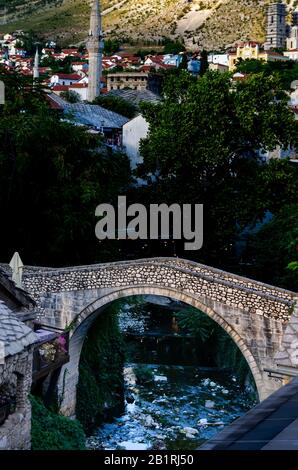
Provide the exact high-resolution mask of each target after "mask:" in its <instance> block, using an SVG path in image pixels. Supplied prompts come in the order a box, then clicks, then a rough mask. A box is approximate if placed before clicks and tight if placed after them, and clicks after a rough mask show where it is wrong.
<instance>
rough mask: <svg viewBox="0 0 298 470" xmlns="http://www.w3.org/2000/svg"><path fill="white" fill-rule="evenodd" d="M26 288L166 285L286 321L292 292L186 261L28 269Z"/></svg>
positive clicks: (39, 291)
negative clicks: (39, 269)
mask: <svg viewBox="0 0 298 470" xmlns="http://www.w3.org/2000/svg"><path fill="white" fill-rule="evenodd" d="M23 284H24V288H25V289H26V290H27V291H28V292H30V294H31V295H33V297H34V298H35V299H36V300H37V302H39V304H40V307H41V308H44V305H41V302H40V299H41V298H46V297H47V296H46V295H45V294H46V293H53V292H61V291H63V292H70V291H76V290H88V289H98V288H101V289H104V288H112V287H120V288H121V287H127V286H137V285H146V286H154V285H155V286H161V285H162V286H163V287H165V288H172V289H179V290H180V291H183V292H185V293H190V294H195V295H196V296H203V297H208V298H209V299H211V300H214V301H217V302H222V303H224V304H225V305H227V306H231V307H236V308H240V309H243V310H245V311H249V312H250V313H251V314H256V315H261V316H264V317H268V318H276V319H280V320H282V321H284V322H287V321H288V319H289V314H290V312H291V309H293V305H294V301H293V298H294V294H293V293H292V292H289V291H286V290H283V289H278V288H275V287H273V286H269V285H266V284H262V283H259V282H255V281H252V280H250V279H245V278H242V277H240V276H235V275H232V274H230V273H224V272H222V271H219V270H216V269H212V268H208V267H207V266H202V265H198V264H196V263H190V262H186V261H184V260H178V261H176V260H171V259H162V260H151V259H149V260H141V261H139V262H122V263H111V264H103V265H94V266H89V267H78V268H64V269H58V270H48V271H46V270H41V271H34V270H32V271H30V270H28V271H26V272H25V275H24V281H23Z"/></svg>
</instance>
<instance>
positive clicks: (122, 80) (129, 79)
mask: <svg viewBox="0 0 298 470" xmlns="http://www.w3.org/2000/svg"><path fill="white" fill-rule="evenodd" d="M147 87H148V73H145V72H121V73H109V74H108V75H107V89H108V91H111V90H124V89H125V88H130V89H132V90H139V91H143V90H146V89H147Z"/></svg>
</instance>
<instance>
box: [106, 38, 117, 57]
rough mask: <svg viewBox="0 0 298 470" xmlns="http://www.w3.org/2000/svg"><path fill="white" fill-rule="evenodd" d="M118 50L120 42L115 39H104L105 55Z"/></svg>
mask: <svg viewBox="0 0 298 470" xmlns="http://www.w3.org/2000/svg"><path fill="white" fill-rule="evenodd" d="M119 50H120V42H119V41H118V40H117V39H106V40H105V42H104V53H105V54H106V55H111V54H115V52H118V51H119Z"/></svg>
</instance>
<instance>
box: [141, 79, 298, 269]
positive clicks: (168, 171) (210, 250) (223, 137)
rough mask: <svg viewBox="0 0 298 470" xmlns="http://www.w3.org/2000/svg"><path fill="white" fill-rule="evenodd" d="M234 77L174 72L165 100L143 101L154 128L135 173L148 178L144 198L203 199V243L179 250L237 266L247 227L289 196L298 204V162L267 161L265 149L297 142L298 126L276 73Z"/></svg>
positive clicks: (178, 248) (210, 261)
mask: <svg viewBox="0 0 298 470" xmlns="http://www.w3.org/2000/svg"><path fill="white" fill-rule="evenodd" d="M230 78H231V77H230V74H219V73H216V72H210V71H208V72H207V73H206V74H205V75H204V76H203V77H201V78H200V79H199V80H197V79H195V78H193V77H190V75H189V74H187V73H186V72H184V71H180V72H179V73H176V74H171V75H169V76H168V79H167V80H166V82H165V85H164V100H163V102H161V103H160V104H158V105H153V104H148V103H147V104H143V105H142V107H143V113H144V115H145V117H146V119H147V121H148V122H149V126H150V132H149V135H148V137H147V138H146V139H144V140H143V141H142V144H141V153H142V156H143V158H144V162H143V164H141V165H139V167H138V170H137V174H138V176H139V177H142V178H145V179H147V181H148V186H147V187H146V188H143V189H142V191H141V197H142V198H143V199H142V202H143V203H145V204H149V202H150V203H156V200H158V201H163V202H166V203H168V204H171V203H180V204H182V203H193V204H194V203H202V204H204V232H205V233H206V234H208V236H207V237H205V240H204V246H203V249H202V250H201V251H200V252H199V253H195V252H187V253H184V252H183V246H182V244H181V245H180V244H179V243H176V253H177V254H179V255H181V256H185V257H187V258H189V257H192V258H193V259H198V260H200V261H203V262H205V263H207V264H211V265H216V266H220V267H223V268H226V269H232V270H237V269H238V268H237V266H238V261H237V255H236V251H235V246H236V241H237V237H238V236H239V234H240V233H241V232H242V230H243V229H244V228H245V227H247V226H248V225H252V226H253V225H254V224H255V223H256V222H257V221H258V220H262V219H263V217H264V214H265V213H266V211H267V210H271V211H272V212H273V213H275V212H276V211H277V210H279V209H280V208H281V207H282V205H283V204H284V202H285V201H287V203H293V204H297V168H296V167H295V165H292V164H291V163H289V162H288V161H287V160H285V161H280V160H279V161H274V162H272V163H270V164H269V165H264V164H262V163H261V162H260V160H259V158H258V155H259V152H260V149H263V150H264V151H268V150H273V149H275V148H276V146H278V145H279V146H281V147H284V148H287V147H288V145H290V146H292V147H295V146H296V145H297V135H298V134H297V123H296V122H295V118H294V115H293V113H292V111H291V110H290V109H289V108H288V104H287V101H288V98H287V96H286V94H285V93H284V92H283V86H282V83H281V81H280V79H279V77H278V76H277V75H274V74H273V75H270V76H266V75H265V74H263V73H261V74H256V75H253V76H251V77H250V78H249V79H248V80H246V81H244V82H238V83H236V84H234V85H232V84H231V80H230ZM294 167H295V168H294ZM152 174H153V175H155V179H152ZM181 188H184V190H183V191H181ZM139 199H140V196H139Z"/></svg>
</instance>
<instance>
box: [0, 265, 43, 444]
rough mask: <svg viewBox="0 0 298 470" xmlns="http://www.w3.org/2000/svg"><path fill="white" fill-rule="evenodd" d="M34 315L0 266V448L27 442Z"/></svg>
mask: <svg viewBox="0 0 298 470" xmlns="http://www.w3.org/2000/svg"><path fill="white" fill-rule="evenodd" d="M34 317H35V312H34V303H33V301H32V300H31V299H30V297H29V296H28V295H27V294H26V293H25V292H23V291H22V290H21V289H18V288H17V287H15V284H14V283H13V282H12V281H11V280H10V279H9V277H8V276H7V275H6V273H5V271H3V270H2V269H0V449H1V450H3V449H5V450H25V449H30V445H31V406H30V402H29V399H28V395H29V393H30V388H31V382H32V361H33V348H34V344H35V343H36V340H37V337H36V335H35V333H34V332H33V330H32V328H31V327H32V325H33V320H34Z"/></svg>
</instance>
